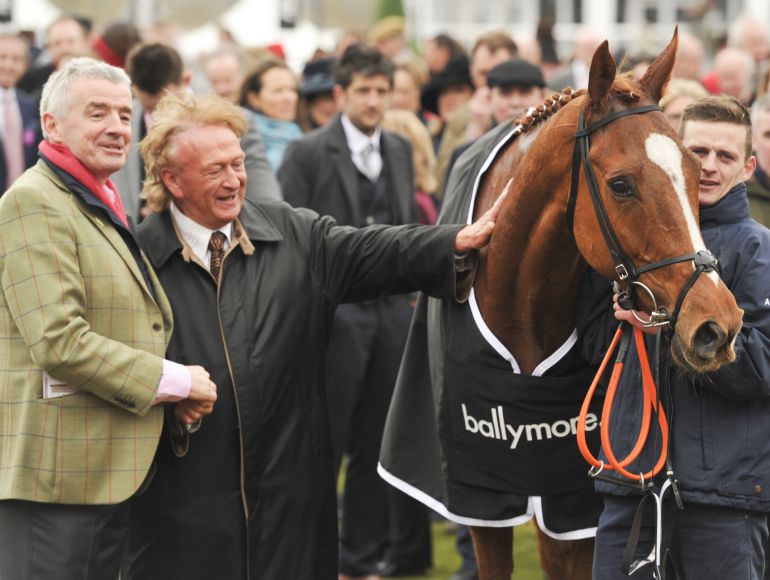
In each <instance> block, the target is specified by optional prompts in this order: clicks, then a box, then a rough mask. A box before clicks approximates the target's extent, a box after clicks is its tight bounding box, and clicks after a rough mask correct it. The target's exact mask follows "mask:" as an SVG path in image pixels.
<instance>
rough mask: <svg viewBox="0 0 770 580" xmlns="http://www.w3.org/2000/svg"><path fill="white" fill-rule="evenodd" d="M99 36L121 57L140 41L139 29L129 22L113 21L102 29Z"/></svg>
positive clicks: (124, 56)
mask: <svg viewBox="0 0 770 580" xmlns="http://www.w3.org/2000/svg"><path fill="white" fill-rule="evenodd" d="M101 38H102V40H103V41H104V43H105V44H106V45H107V46H109V47H110V49H112V50H113V51H114V52H115V53H116V54H117V55H118V56H119V57H121V58H123V59H125V58H126V55H127V54H128V51H130V50H131V49H132V48H133V47H134V46H136V45H137V44H139V43H140V42H141V41H142V36H141V34H140V33H139V29H138V28H137V27H136V26H134V25H133V24H131V23H130V22H113V23H112V24H110V25H109V26H107V28H105V29H104V32H102V36H101Z"/></svg>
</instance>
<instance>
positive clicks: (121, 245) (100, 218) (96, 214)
mask: <svg viewBox="0 0 770 580" xmlns="http://www.w3.org/2000/svg"><path fill="white" fill-rule="evenodd" d="M38 164H40V165H42V166H43V167H44V170H45V172H46V173H47V174H48V175H49V176H50V178H51V180H52V181H53V182H54V183H55V184H56V187H58V188H59V189H60V190H62V191H63V192H64V193H66V194H68V195H69V196H71V198H72V199H73V200H75V205H76V206H77V208H78V210H80V212H81V213H82V214H83V215H84V216H85V217H86V219H87V220H88V221H89V222H91V223H92V224H93V225H94V227H95V228H96V230H98V231H99V233H100V234H101V235H102V236H104V238H105V239H106V240H107V242H109V244H110V245H111V246H112V247H113V249H114V250H115V252H116V253H117V254H118V255H119V256H120V258H121V260H123V262H125V264H126V266H128V269H129V270H130V271H131V274H132V275H133V276H134V278H135V279H136V281H137V282H138V283H139V285H140V286H141V288H142V289H143V290H144V292H146V293H147V295H148V296H149V297H150V299H151V300H152V301H153V302H156V300H155V297H154V296H153V293H152V292H150V289H149V288H148V287H147V284H146V282H145V280H144V276H142V272H141V271H140V270H139V265H138V264H137V263H136V260H135V259H134V255H133V254H132V253H131V250H130V249H129V248H128V246H127V245H126V242H125V241H124V240H123V237H122V236H121V235H120V233H119V232H118V229H117V228H118V227H122V226H118V225H116V224H115V223H114V222H113V221H112V220H111V219H110V217H109V212H108V211H107V208H106V207H105V206H104V205H102V204H101V202H99V201H98V200H96V199H95V198H92V199H87V198H86V197H84V196H83V195H80V194H78V193H77V192H74V191H71V190H70V189H68V188H67V186H66V185H65V184H64V182H63V181H61V178H60V177H59V176H58V175H56V173H54V171H53V170H52V169H51V168H50V167H48V165H47V164H46V163H45V162H44V161H42V160H41V161H39V162H38ZM126 232H128V230H126ZM128 234H129V235H133V234H131V233H130V232H128ZM137 247H138V244H137ZM159 287H160V286H156V288H159Z"/></svg>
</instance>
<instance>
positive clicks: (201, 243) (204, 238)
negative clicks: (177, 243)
mask: <svg viewBox="0 0 770 580" xmlns="http://www.w3.org/2000/svg"><path fill="white" fill-rule="evenodd" d="M169 210H170V211H171V218H172V219H173V220H174V223H175V224H176V227H177V229H179V233H181V234H182V237H183V238H184V241H185V242H187V244H188V245H189V246H190V249H191V250H192V252H193V254H195V255H196V256H197V257H198V259H199V260H200V261H201V262H203V263H204V264H205V265H206V267H207V268H208V267H209V266H210V264H211V252H210V251H209V240H210V239H211V234H212V233H214V232H215V231H219V232H222V233H223V234H224V235H225V238H227V239H226V240H225V249H227V247H228V246H229V245H230V236H231V234H232V231H233V224H232V222H230V223H229V224H227V225H224V226H222V227H221V228H219V229H218V230H210V229H209V228H207V227H206V226H202V225H200V224H199V223H198V222H196V221H193V220H191V219H190V218H189V217H187V216H186V215H184V214H183V213H182V212H181V211H179V208H178V207H177V206H176V205H174V202H173V201H172V202H171V205H170V206H169Z"/></svg>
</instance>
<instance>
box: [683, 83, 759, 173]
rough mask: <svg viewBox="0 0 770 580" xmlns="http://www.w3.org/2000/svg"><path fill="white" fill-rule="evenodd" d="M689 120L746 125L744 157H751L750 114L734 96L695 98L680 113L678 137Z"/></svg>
mask: <svg viewBox="0 0 770 580" xmlns="http://www.w3.org/2000/svg"><path fill="white" fill-rule="evenodd" d="M689 121H706V122H708V123H730V124H731V125H739V126H741V127H746V159H748V158H749V157H751V114H750V113H749V112H748V111H747V110H746V107H744V106H743V105H741V103H740V102H739V101H738V99H736V98H735V97H729V96H727V95H720V96H709V97H701V98H699V99H695V100H694V101H693V102H692V103H690V104H689V105H687V107H686V108H685V110H684V112H683V113H682V121H681V124H680V125H679V136H680V137H683V136H684V129H685V126H686V125H687V123H688V122H689Z"/></svg>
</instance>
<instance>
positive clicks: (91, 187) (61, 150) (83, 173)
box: [39, 141, 128, 227]
mask: <svg viewBox="0 0 770 580" xmlns="http://www.w3.org/2000/svg"><path fill="white" fill-rule="evenodd" d="M39 150H40V153H42V154H43V156H44V157H45V158H46V159H47V160H48V161H49V162H51V163H53V164H54V165H56V167H58V168H59V169H61V170H62V171H65V172H66V173H68V174H69V175H71V176H72V177H73V178H75V179H76V180H77V181H79V182H80V183H81V184H82V185H83V186H84V187H85V188H86V189H87V190H88V191H90V192H91V193H92V194H93V196H94V197H96V199H98V200H99V201H101V202H102V203H103V204H104V205H106V206H107V207H108V208H109V209H110V211H112V213H113V214H114V215H115V217H116V218H118V220H119V221H120V222H121V223H122V224H123V225H124V226H125V227H128V218H127V217H126V210H125V208H124V207H123V201H122V200H121V199H120V194H119V193H118V190H117V188H116V187H115V185H114V184H113V183H112V181H111V180H109V179H108V180H107V183H106V184H102V183H101V182H100V181H99V180H98V179H97V178H96V177H94V175H93V173H91V172H90V171H89V170H88V169H86V167H85V165H83V164H82V163H81V162H80V161H79V160H78V159H77V157H75V156H74V155H73V154H72V151H70V150H69V148H68V147H67V146H66V145H59V144H56V143H50V142H48V141H42V142H41V143H40V148H39ZM108 192H110V193H111V194H112V195H110V193H108Z"/></svg>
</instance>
